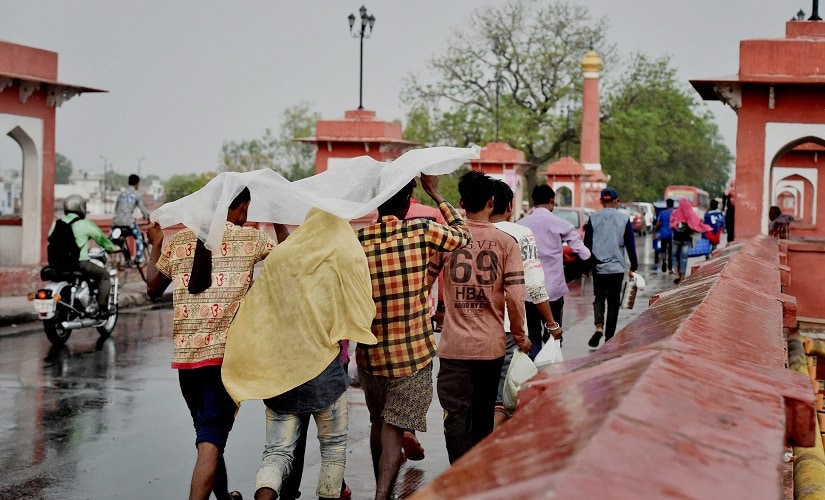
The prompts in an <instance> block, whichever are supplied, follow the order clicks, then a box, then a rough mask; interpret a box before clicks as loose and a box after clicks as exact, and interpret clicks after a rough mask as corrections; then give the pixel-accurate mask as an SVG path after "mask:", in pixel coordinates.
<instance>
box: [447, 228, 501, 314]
mask: <svg viewBox="0 0 825 500" xmlns="http://www.w3.org/2000/svg"><path fill="white" fill-rule="evenodd" d="M496 246H497V244H496V242H495V241H489V240H478V241H473V242H472V243H470V244H469V245H467V246H466V247H464V248H462V249H460V250H456V251H455V252H453V254H452V256H451V260H452V262H451V265H450V281H451V282H452V284H453V287H452V288H453V293H454V297H453V299H454V304H455V308H456V309H464V310H472V309H477V310H483V309H489V308H490V299H489V297H490V292H491V290H492V285H493V283H495V282H496V280H497V279H498V276H499V269H500V265H499V257H498V255H497V254H496V252H495V250H494V249H495V247H496ZM467 312H469V311H467Z"/></svg>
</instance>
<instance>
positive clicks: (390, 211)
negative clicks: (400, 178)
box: [378, 179, 415, 215]
mask: <svg viewBox="0 0 825 500" xmlns="http://www.w3.org/2000/svg"><path fill="white" fill-rule="evenodd" d="M413 189H415V179H413V180H411V181H410V183H409V184H407V185H406V186H404V187H403V188H401V190H400V191H398V192H397V193H395V194H394V195H392V197H391V198H390V199H389V200H387V201H385V202H384V203H382V204H381V205H380V206H379V207H378V213H379V214H381V215H394V214H397V213H398V212H400V211H401V210H403V209H405V208H409V206H410V198H412V193H413Z"/></svg>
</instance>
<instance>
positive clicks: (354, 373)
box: [347, 340, 361, 385]
mask: <svg viewBox="0 0 825 500" xmlns="http://www.w3.org/2000/svg"><path fill="white" fill-rule="evenodd" d="M357 345H358V342H355V341H352V340H351V341H349V342H347V354H348V355H349V363H347V375H349V379H350V383H351V384H354V385H360V383H361V381H360V380H359V378H358V365H357V363H356V362H355V347H356V346H357Z"/></svg>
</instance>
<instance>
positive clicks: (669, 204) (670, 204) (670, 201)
mask: <svg viewBox="0 0 825 500" xmlns="http://www.w3.org/2000/svg"><path fill="white" fill-rule="evenodd" d="M665 203H667V208H673V198H668V199H667V201H666V202H665Z"/></svg>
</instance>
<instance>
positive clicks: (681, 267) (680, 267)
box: [671, 240, 693, 278]
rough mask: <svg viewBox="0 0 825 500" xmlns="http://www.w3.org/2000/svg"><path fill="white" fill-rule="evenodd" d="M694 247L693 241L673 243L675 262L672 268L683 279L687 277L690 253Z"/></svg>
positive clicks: (673, 261)
mask: <svg viewBox="0 0 825 500" xmlns="http://www.w3.org/2000/svg"><path fill="white" fill-rule="evenodd" d="M692 246H693V242H691V241H675V240H674V241H673V260H672V265H671V267H672V268H673V269H676V270H677V271H679V274H681V275H682V277H683V278H684V277H685V271H687V264H688V253H690V247H692Z"/></svg>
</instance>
